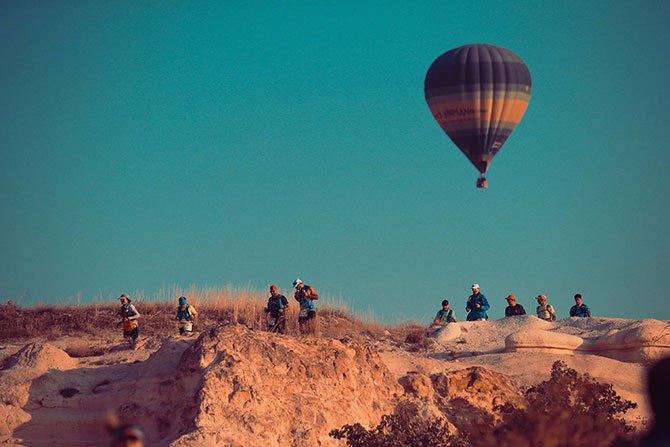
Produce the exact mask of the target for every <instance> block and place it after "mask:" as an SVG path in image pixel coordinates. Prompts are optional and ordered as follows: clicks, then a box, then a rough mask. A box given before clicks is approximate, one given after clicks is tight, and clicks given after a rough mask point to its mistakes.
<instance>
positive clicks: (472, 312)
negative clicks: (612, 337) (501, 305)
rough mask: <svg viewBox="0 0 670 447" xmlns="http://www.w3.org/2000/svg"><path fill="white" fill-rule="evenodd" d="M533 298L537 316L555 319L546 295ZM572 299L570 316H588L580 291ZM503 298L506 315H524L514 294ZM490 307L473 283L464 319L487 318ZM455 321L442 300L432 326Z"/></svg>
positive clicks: (447, 304) (446, 302) (524, 311)
mask: <svg viewBox="0 0 670 447" xmlns="http://www.w3.org/2000/svg"><path fill="white" fill-rule="evenodd" d="M535 299H536V300H537V308H536V309H535V312H536V314H537V317H538V318H540V319H542V320H546V321H556V311H555V310H554V307H553V306H552V305H551V304H549V303H547V297H546V296H545V295H538V296H536V297H535ZM574 299H575V305H574V306H572V307H571V308H570V316H571V317H590V316H591V309H590V308H589V306H587V305H586V304H584V301H583V299H582V295H581V294H580V293H576V294H575V296H574ZM505 300H506V301H507V307H506V308H505V316H506V317H513V316H517V315H526V309H524V308H523V306H522V305H521V304H518V303H517V302H516V296H514V295H507V297H505ZM490 307H491V306H490V304H489V302H488V300H487V299H486V296H484V294H483V293H481V291H480V289H479V284H473V285H472V295H470V296H469V297H468V301H467V303H466V305H465V311H466V312H467V313H468V314H467V317H466V320H467V321H480V320H488V319H489V317H488V314H487V313H486V311H487V310H489V309H490ZM456 321H457V320H456V316H455V314H454V311H453V309H451V308H450V305H449V301H448V300H443V301H442V309H440V310H439V311H438V312H437V314H436V315H435V318H434V319H433V324H432V327H441V326H444V325H446V324H448V323H453V322H456Z"/></svg>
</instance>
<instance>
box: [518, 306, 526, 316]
mask: <svg viewBox="0 0 670 447" xmlns="http://www.w3.org/2000/svg"><path fill="white" fill-rule="evenodd" d="M519 307H520V308H521V312H519V315H526V309H524V308H523V306H522V305H521V304H519Z"/></svg>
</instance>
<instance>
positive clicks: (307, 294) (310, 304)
mask: <svg viewBox="0 0 670 447" xmlns="http://www.w3.org/2000/svg"><path fill="white" fill-rule="evenodd" d="M293 287H295V294H294V295H293V297H294V298H295V300H296V301H297V302H298V303H300V313H299V314H298V326H299V327H300V333H301V334H303V335H304V334H313V333H314V332H315V329H316V328H315V323H316V306H315V305H314V301H315V300H318V299H319V295H318V294H317V293H316V290H314V288H313V287H311V286H308V285H305V284H303V282H302V280H301V279H300V278H298V279H296V280H295V281H293Z"/></svg>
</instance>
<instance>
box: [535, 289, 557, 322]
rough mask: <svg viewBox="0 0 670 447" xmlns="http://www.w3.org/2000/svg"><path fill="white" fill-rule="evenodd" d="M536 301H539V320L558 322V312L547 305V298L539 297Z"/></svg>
mask: <svg viewBox="0 0 670 447" xmlns="http://www.w3.org/2000/svg"><path fill="white" fill-rule="evenodd" d="M535 299H536V300H537V309H536V311H537V318H539V319H540V320H545V321H556V311H555V310H554V307H553V306H552V305H551V304H547V297H546V296H544V295H538V296H536V297H535Z"/></svg>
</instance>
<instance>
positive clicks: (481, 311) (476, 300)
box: [465, 284, 490, 321]
mask: <svg viewBox="0 0 670 447" xmlns="http://www.w3.org/2000/svg"><path fill="white" fill-rule="evenodd" d="M489 307H490V306H489V302H488V300H487V299H486V297H485V296H484V294H483V293H481V292H480V291H479V284H473V285H472V295H470V296H469V297H468V303H467V305H466V306H465V311H466V312H468V316H467V317H466V320H468V321H481V320H488V319H489V316H488V315H487V314H486V311H487V310H489Z"/></svg>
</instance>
